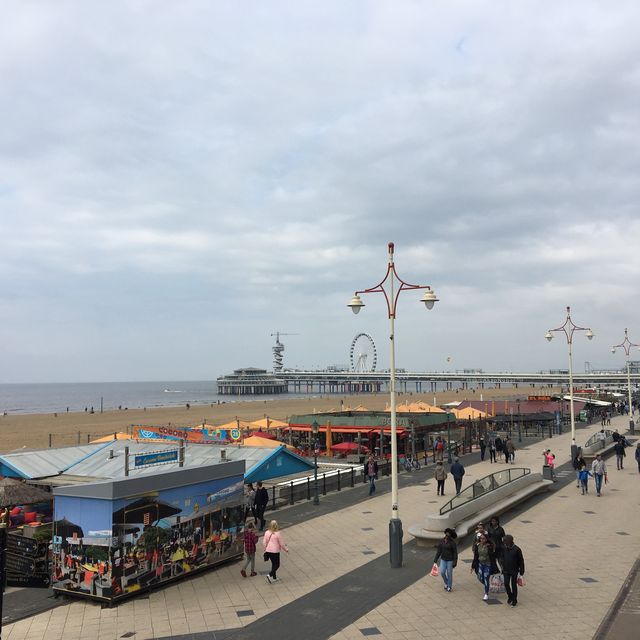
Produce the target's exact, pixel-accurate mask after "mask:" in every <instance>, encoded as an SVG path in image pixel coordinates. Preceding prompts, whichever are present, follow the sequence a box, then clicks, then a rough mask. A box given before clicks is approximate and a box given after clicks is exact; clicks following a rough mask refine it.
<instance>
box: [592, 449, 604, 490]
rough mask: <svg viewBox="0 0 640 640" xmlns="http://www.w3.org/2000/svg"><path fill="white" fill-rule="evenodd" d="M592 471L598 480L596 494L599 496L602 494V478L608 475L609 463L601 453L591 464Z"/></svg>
mask: <svg viewBox="0 0 640 640" xmlns="http://www.w3.org/2000/svg"><path fill="white" fill-rule="evenodd" d="M591 473H592V474H593V478H594V480H595V481H596V496H598V498H599V497H600V496H601V494H602V480H603V479H604V478H606V475H607V465H606V464H605V463H604V460H603V459H602V456H601V455H600V454H598V455H597V456H596V459H595V460H594V461H593V463H592V464H591Z"/></svg>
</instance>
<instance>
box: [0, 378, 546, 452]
mask: <svg viewBox="0 0 640 640" xmlns="http://www.w3.org/2000/svg"><path fill="white" fill-rule="evenodd" d="M536 392H537V393H538V394H539V393H540V392H541V390H540V389H537V388H536V389H530V388H528V387H527V388H526V389H522V388H519V389H515V388H507V389H505V388H502V389H465V390H460V389H459V390H457V391H456V390H452V391H440V392H436V393H415V392H407V393H398V394H397V404H398V405H400V404H402V403H403V402H419V401H423V402H427V403H429V404H432V403H433V401H434V397H435V399H436V403H437V404H439V405H441V404H445V403H447V402H453V401H463V400H479V399H480V396H482V398H483V401H484V402H486V403H487V405H488V409H489V410H490V409H491V404H492V402H496V401H499V400H507V399H514V398H519V399H520V400H521V401H526V399H527V396H528V395H536ZM554 392H555V390H551V389H545V393H546V394H549V393H554ZM341 401H342V403H343V405H342V407H343V408H344V410H347V409H349V408H350V409H354V408H356V407H358V406H359V405H362V406H364V407H366V408H367V409H368V410H371V411H384V409H385V408H386V407H387V406H388V404H389V394H388V393H362V394H351V395H342V394H335V395H331V396H326V395H323V396H319V395H318V396H307V397H300V396H296V397H294V398H291V397H287V396H286V394H283V395H282V397H278V398H271V399H269V400H262V401H260V400H256V399H252V400H244V401H243V400H239V401H233V402H228V403H224V404H216V403H214V404H213V405H211V404H191V405H190V408H188V409H187V407H186V406H168V407H158V408H147V409H127V410H125V409H122V410H118V409H112V410H107V411H104V412H103V413H100V412H99V411H98V412H94V413H90V412H85V411H81V412H69V413H66V412H64V413H57V414H56V413H35V414H34V413H32V414H18V413H14V414H11V413H8V414H7V415H0V452H2V453H7V452H9V451H16V450H21V449H25V450H26V449H46V448H47V447H49V446H52V447H62V446H73V445H78V444H87V442H89V441H90V440H92V439H95V438H98V437H100V436H104V435H107V434H110V433H115V432H119V431H126V430H127V429H128V428H130V427H131V426H132V425H145V426H162V425H164V426H166V425H168V424H171V425H173V426H184V427H187V426H190V427H193V426H197V425H201V424H203V422H206V423H207V424H209V425H213V426H219V425H222V424H226V423H228V422H230V421H232V420H235V419H236V418H237V419H239V420H246V421H249V422H251V421H254V420H259V419H260V418H264V417H266V416H268V417H269V418H274V419H278V420H285V421H286V420H288V418H289V417H290V416H292V415H296V414H298V415H300V414H310V413H322V412H326V411H330V410H332V409H333V410H338V411H339V410H340V409H341Z"/></svg>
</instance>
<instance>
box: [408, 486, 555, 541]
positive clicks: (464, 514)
mask: <svg viewBox="0 0 640 640" xmlns="http://www.w3.org/2000/svg"><path fill="white" fill-rule="evenodd" d="M552 485H553V482H552V481H551V480H545V479H543V478H542V475H541V474H539V473H529V474H527V475H525V476H522V477H520V478H516V479H515V480H512V481H511V482H508V483H507V484H505V485H503V486H500V487H497V488H495V489H492V490H491V491H488V492H487V493H485V494H483V495H480V496H478V497H476V498H473V499H472V500H469V501H468V502H465V503H463V504H461V505H460V506H459V507H454V508H453V509H451V510H450V511H447V512H446V513H444V514H442V515H441V514H440V513H432V514H430V515H428V516H427V517H426V518H425V519H424V521H423V522H421V523H419V524H414V525H412V526H410V527H409V534H410V535H412V536H413V537H414V538H415V539H416V542H417V544H418V545H419V546H432V545H433V543H434V542H435V541H437V540H440V539H441V538H442V536H443V533H444V530H445V529H446V528H448V527H449V528H451V529H454V530H455V532H456V533H457V534H458V537H459V538H463V537H464V536H466V535H467V534H468V533H469V532H470V531H471V530H472V529H474V528H475V525H476V524H477V523H478V522H481V521H484V520H488V519H489V518H491V516H495V515H499V514H500V513H503V512H505V511H507V510H508V509H510V508H511V507H514V506H515V505H517V504H519V503H520V502H522V501H524V500H526V499H527V498H529V497H530V496H532V495H534V494H536V493H538V492H540V491H547V490H548V489H549V488H550V487H551V486H552Z"/></svg>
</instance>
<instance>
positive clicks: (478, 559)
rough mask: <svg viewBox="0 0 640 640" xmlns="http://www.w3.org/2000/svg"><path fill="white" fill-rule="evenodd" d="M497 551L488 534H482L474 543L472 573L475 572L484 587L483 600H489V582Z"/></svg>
mask: <svg viewBox="0 0 640 640" xmlns="http://www.w3.org/2000/svg"><path fill="white" fill-rule="evenodd" d="M495 561H496V558H495V549H494V547H493V542H491V541H490V540H489V538H488V536H487V534H486V533H481V534H480V536H479V537H478V539H477V540H476V541H475V542H474V543H473V562H472V563H471V571H473V572H475V574H476V576H478V580H479V581H480V582H482V584H483V585H484V595H483V596H482V599H483V600H488V599H489V581H490V579H491V567H492V566H494V565H495Z"/></svg>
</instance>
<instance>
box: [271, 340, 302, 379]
mask: <svg viewBox="0 0 640 640" xmlns="http://www.w3.org/2000/svg"><path fill="white" fill-rule="evenodd" d="M299 335H300V334H299V333H282V332H281V331H276V332H275V333H272V334H271V337H273V336H275V337H276V344H275V346H274V347H272V348H271V350H272V351H273V371H274V373H278V372H280V371H282V358H283V355H282V354H283V353H284V344H282V342H280V336H299Z"/></svg>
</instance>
